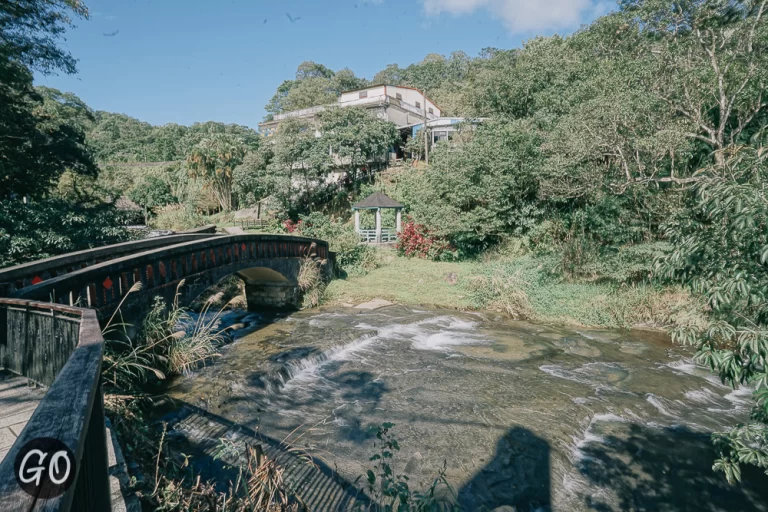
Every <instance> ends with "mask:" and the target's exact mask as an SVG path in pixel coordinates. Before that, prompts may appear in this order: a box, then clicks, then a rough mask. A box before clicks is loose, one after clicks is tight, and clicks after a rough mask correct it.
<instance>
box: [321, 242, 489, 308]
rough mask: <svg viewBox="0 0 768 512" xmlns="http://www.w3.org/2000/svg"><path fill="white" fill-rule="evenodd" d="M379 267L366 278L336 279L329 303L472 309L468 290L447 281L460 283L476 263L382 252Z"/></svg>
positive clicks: (327, 295)
mask: <svg viewBox="0 0 768 512" xmlns="http://www.w3.org/2000/svg"><path fill="white" fill-rule="evenodd" d="M378 251H379V267H378V268H376V269H375V270H372V271H371V272H369V273H368V274H366V275H363V276H350V277H348V278H347V279H336V280H334V281H332V282H331V283H330V285H329V286H328V288H327V290H326V303H329V304H336V305H338V304H342V303H345V302H346V303H354V304H357V303H360V302H365V301H368V300H371V299H377V298H381V299H385V300H389V301H392V302H395V303H397V304H413V305H424V306H434V307H444V308H452V309H472V308H474V305H473V302H472V299H471V297H470V296H469V293H468V292H467V290H466V289H464V288H463V287H461V285H460V284H458V285H450V284H448V283H447V282H446V280H445V277H446V275H447V274H449V273H451V272H455V273H456V274H457V275H458V278H459V283H461V280H462V279H464V278H466V277H467V276H468V275H469V273H470V272H472V271H474V269H475V266H476V265H475V264H474V263H464V262H462V263H444V262H434V261H429V260H422V259H417V258H402V257H398V256H397V254H396V253H395V251H394V250H392V249H387V248H381V249H378Z"/></svg>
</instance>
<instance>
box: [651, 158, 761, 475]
mask: <svg viewBox="0 0 768 512" xmlns="http://www.w3.org/2000/svg"><path fill="white" fill-rule="evenodd" d="M767 159H768V153H766V152H764V151H763V149H762V148H761V149H758V150H754V149H749V148H739V149H737V150H734V151H733V152H732V153H731V154H730V155H729V157H728V159H727V160H726V162H724V164H723V166H722V167H719V166H713V167H710V168H705V169H702V170H701V171H700V173H699V174H700V176H701V181H700V182H699V183H697V185H696V186H695V188H694V196H693V198H692V202H693V204H692V207H691V209H690V210H689V211H683V212H680V214H679V215H678V216H677V217H675V218H673V219H671V221H670V222H669V223H668V224H667V226H666V235H667V237H668V239H669V241H670V242H671V243H672V244H673V245H674V250H673V251H672V252H671V253H670V254H669V255H668V256H666V257H664V258H662V259H660V261H659V263H658V267H657V275H658V276H659V277H660V278H662V279H666V280H671V281H674V282H678V283H682V284H684V285H687V286H689V287H690V289H691V290H692V291H693V292H695V293H698V294H701V296H703V297H704V298H705V299H706V301H707V304H708V305H709V307H710V308H711V319H710V321H709V323H708V325H705V326H682V327H680V328H678V329H675V330H674V331H673V332H672V337H673V339H674V340H675V341H677V342H679V343H683V344H686V345H692V346H694V347H696V360H697V361H699V362H701V363H703V364H706V365H707V366H709V367H710V368H711V369H712V370H713V371H715V372H717V373H718V374H719V376H720V379H721V380H722V381H723V382H724V383H727V384H729V385H731V386H733V387H734V388H735V387H738V386H739V385H744V384H749V385H753V386H754V387H755V392H754V398H755V404H754V407H753V409H752V414H751V417H750V421H749V423H747V424H743V425H738V426H736V427H734V428H733V429H731V430H730V431H728V432H724V433H720V434H717V435H716V436H715V438H714V439H715V447H716V448H717V449H718V451H719V453H720V458H719V459H718V460H717V461H716V462H715V465H714V469H715V470H717V471H722V472H723V473H725V476H726V478H727V479H728V481H730V482H734V481H737V480H740V479H741V465H743V464H751V465H755V466H757V467H759V468H761V469H763V470H764V471H767V472H768V200H766V197H765V192H764V188H765V183H766V181H768V165H766V164H767V163H768V162H767V161H766V160H767Z"/></svg>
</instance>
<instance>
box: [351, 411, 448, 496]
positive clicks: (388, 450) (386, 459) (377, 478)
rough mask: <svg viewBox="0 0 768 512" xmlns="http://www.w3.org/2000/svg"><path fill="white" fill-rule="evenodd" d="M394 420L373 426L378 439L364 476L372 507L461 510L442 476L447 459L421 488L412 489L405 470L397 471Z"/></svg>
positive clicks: (397, 446) (397, 447) (398, 448)
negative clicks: (433, 476) (422, 489)
mask: <svg viewBox="0 0 768 512" xmlns="http://www.w3.org/2000/svg"><path fill="white" fill-rule="evenodd" d="M394 426H395V425H394V424H393V423H383V424H381V425H380V426H378V427H372V428H371V429H370V432H371V433H375V434H376V439H378V445H379V446H378V453H375V454H374V455H372V456H371V458H370V459H369V460H370V461H371V462H373V463H374V465H373V469H369V470H368V471H367V472H366V474H365V475H364V476H361V477H358V479H357V480H358V481H359V480H360V479H361V478H363V479H364V480H365V482H366V485H367V490H368V493H369V494H370V495H371V497H372V498H373V500H374V502H375V503H376V505H374V506H373V507H372V509H373V510H377V511H378V510H383V511H393V510H398V511H409V510H414V511H440V510H446V511H449V510H456V511H458V510H460V509H459V507H458V504H457V503H456V492H455V491H454V489H453V487H452V486H451V484H450V483H449V482H448V480H447V478H446V477H445V473H446V469H447V467H446V463H445V462H443V467H442V468H441V469H440V471H439V472H438V474H437V477H435V479H434V480H433V481H432V484H431V485H430V486H429V487H428V488H427V489H426V490H424V491H418V490H414V489H411V487H410V484H409V480H410V478H409V477H408V475H406V474H402V473H397V471H396V470H395V464H394V459H395V454H396V453H397V452H398V451H400V443H399V442H398V440H397V438H396V437H395V435H394V434H393V433H392V428H393V427H394Z"/></svg>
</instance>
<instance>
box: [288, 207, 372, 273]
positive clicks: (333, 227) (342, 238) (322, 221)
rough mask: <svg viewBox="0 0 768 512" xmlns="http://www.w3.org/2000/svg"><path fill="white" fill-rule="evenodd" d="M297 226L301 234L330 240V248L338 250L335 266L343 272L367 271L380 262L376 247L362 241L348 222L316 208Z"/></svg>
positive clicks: (303, 216)
mask: <svg viewBox="0 0 768 512" xmlns="http://www.w3.org/2000/svg"><path fill="white" fill-rule="evenodd" d="M296 226H297V229H298V234H300V235H302V236H307V237H311V238H319V239H321V240H325V241H327V242H328V244H329V248H330V250H331V251H333V252H335V253H336V267H337V269H338V270H340V271H341V272H342V273H343V274H351V275H361V274H365V273H367V272H370V271H371V270H373V269H375V268H376V266H377V265H378V263H377V259H376V253H375V251H374V249H372V248H371V247H369V246H367V245H361V244H360V238H359V236H358V235H357V233H355V230H354V227H353V226H352V225H351V224H350V223H348V222H342V221H339V220H334V219H332V218H330V217H328V216H326V215H324V214H322V213H319V212H314V213H311V214H309V215H302V216H301V217H300V221H299V223H297V225H296Z"/></svg>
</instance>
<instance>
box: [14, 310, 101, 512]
mask: <svg viewBox="0 0 768 512" xmlns="http://www.w3.org/2000/svg"><path fill="white" fill-rule="evenodd" d="M103 346H104V340H103V338H102V336H101V329H100V327H99V322H98V320H97V318H96V313H95V311H92V310H88V309H80V308H73V307H67V306H61V305H58V304H46V303H40V302H30V301H25V300H14V299H0V362H2V366H3V367H4V368H5V369H6V370H9V371H11V372H13V373H16V374H18V375H22V376H24V377H28V378H29V379H31V380H33V381H36V382H38V383H40V384H44V385H50V387H49V389H48V391H47V392H46V394H45V396H44V397H43V399H42V400H41V402H40V404H39V405H38V406H37V409H35V412H34V413H33V414H32V417H31V418H30V420H29V422H28V423H27V425H26V426H25V427H24V430H22V432H21V434H20V435H19V437H18V438H17V439H16V442H14V444H13V447H11V450H10V451H9V452H8V454H7V455H6V456H5V459H3V461H2V464H0V510H4V511H5V510H9V511H16V510H18V511H21V510H25V511H28V510H51V511H53V510H60V511H68V510H76V511H81V510H83V511H91V510H94V511H108V510H110V509H111V505H110V488H109V476H108V461H107V444H106V443H107V439H106V431H105V428H104V404H103V397H102V393H101V385H100V375H101V361H102V351H103ZM41 438H52V439H57V440H59V441H61V442H62V443H63V444H64V445H65V446H66V447H67V448H69V449H70V450H71V451H72V453H73V454H74V458H75V460H74V468H73V470H74V471H75V479H74V483H73V485H72V486H71V487H69V488H68V489H67V490H66V491H65V492H64V493H63V494H61V495H60V496H57V497H52V498H49V499H42V498H41V497H40V496H33V495H30V494H28V493H27V492H25V491H24V490H22V489H21V487H20V486H19V483H18V480H17V479H16V474H15V473H16V469H15V468H14V462H15V460H16V458H17V455H18V454H19V452H20V450H21V449H22V448H23V447H24V445H26V444H27V443H28V442H30V441H32V440H34V439H41Z"/></svg>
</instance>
